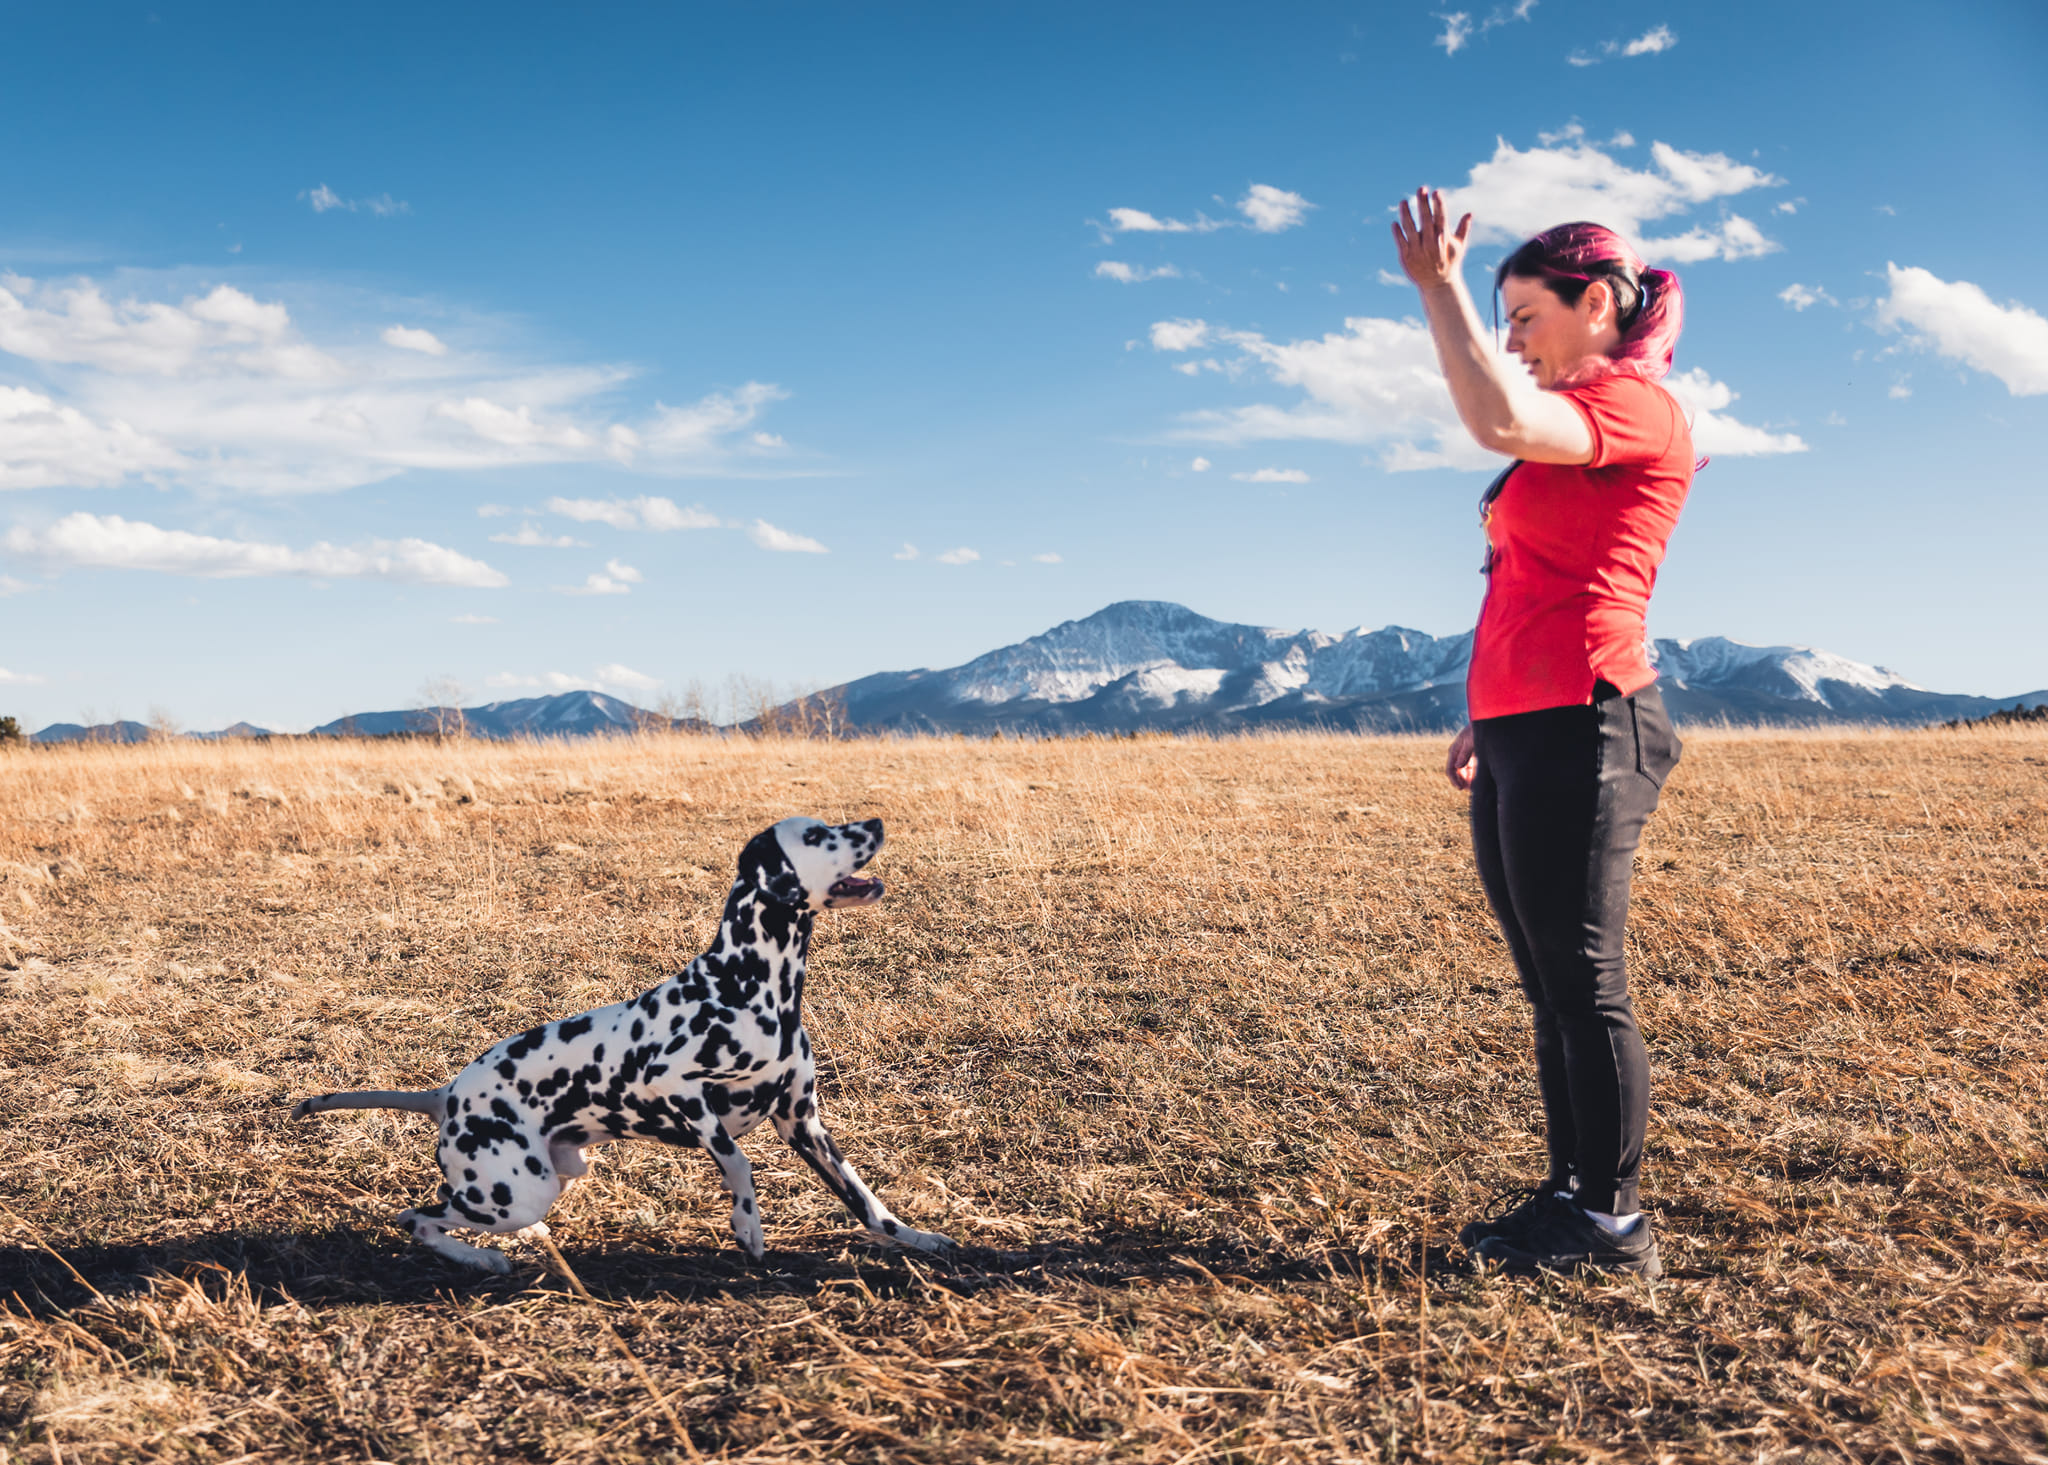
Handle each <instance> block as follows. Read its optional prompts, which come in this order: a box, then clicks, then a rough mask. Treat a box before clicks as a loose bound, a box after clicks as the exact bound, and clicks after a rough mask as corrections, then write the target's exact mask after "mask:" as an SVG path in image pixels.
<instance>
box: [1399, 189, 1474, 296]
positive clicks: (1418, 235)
mask: <svg viewBox="0 0 2048 1465" xmlns="http://www.w3.org/2000/svg"><path fill="white" fill-rule="evenodd" d="M1471 235H1472V216H1471V215H1470V214H1467V215H1465V217H1464V218H1462V219H1460V220H1458V227H1457V229H1456V230H1455V231H1451V232H1446V231H1445V229H1444V196H1443V194H1442V192H1441V191H1439V190H1437V189H1434V188H1418V189H1416V190H1415V209H1414V212H1412V213H1411V212H1410V211H1409V208H1408V200H1407V199H1405V198H1404V199H1402V200H1401V210H1400V217H1399V218H1398V219H1396V220H1395V221H1394V248H1395V249H1397V250H1398V251H1400V255H1401V268H1402V270H1403V271H1405V272H1406V273H1407V276H1408V278H1409V279H1411V280H1413V281H1414V282H1415V283H1416V284H1417V285H1418V286H1420V287H1421V288H1422V289H1424V290H1428V289H1432V288H1435V287H1437V286H1441V285H1449V284H1452V283H1454V282H1456V281H1458V280H1460V279H1461V278H1462V275H1461V273H1460V266H1462V264H1463V263H1464V259H1465V245H1466V242H1467V241H1468V240H1469V239H1470V238H1471Z"/></svg>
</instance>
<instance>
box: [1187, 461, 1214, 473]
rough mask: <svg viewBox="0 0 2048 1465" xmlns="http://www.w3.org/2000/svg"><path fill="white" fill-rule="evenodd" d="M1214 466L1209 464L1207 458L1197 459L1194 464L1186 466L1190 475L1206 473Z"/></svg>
mask: <svg viewBox="0 0 2048 1465" xmlns="http://www.w3.org/2000/svg"><path fill="white" fill-rule="evenodd" d="M1215 466H1216V465H1215V464H1214V463H1211V462H1210V461H1209V460H1208V459H1207V458H1197V459H1195V461H1194V462H1192V463H1190V464H1188V471H1189V472H1190V473H1207V472H1208V471H1209V470H1210V469H1211V468H1214V467H1215Z"/></svg>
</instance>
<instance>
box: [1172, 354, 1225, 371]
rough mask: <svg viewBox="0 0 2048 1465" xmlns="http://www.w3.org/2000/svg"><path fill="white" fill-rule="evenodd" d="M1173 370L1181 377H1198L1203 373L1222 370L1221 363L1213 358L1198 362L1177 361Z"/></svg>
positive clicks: (1204, 358) (1206, 357)
mask: <svg viewBox="0 0 2048 1465" xmlns="http://www.w3.org/2000/svg"><path fill="white" fill-rule="evenodd" d="M1173 369H1174V370H1175V371H1177V372H1179V373H1180V374H1181V375H1182V376H1200V375H1201V374H1202V373H1203V372H1205V371H1221V370H1223V363H1222V362H1220V361H1218V360H1217V359H1216V358H1215V357H1213V356H1205V357H1203V358H1202V359H1201V360H1200V361H1177V362H1175V363H1174V365H1173Z"/></svg>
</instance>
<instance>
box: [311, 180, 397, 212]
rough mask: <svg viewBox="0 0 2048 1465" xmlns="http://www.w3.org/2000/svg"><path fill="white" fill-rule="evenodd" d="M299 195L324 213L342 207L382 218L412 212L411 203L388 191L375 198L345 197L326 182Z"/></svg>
mask: <svg viewBox="0 0 2048 1465" xmlns="http://www.w3.org/2000/svg"><path fill="white" fill-rule="evenodd" d="M299 197H300V198H303V199H304V200H305V201H306V202H307V203H309V204H311V205H312V206H313V212H314V213H316V214H324V213H326V212H328V211H329V210H330V209H341V210H344V211H345V212H347V213H351V214H354V213H362V212H369V213H372V214H375V215H376V216H377V217H378V218H380V219H388V218H391V217H393V216H394V215H397V214H409V213H411V212H412V205H411V204H409V203H407V202H406V201H405V200H404V199H401V198H393V197H392V196H391V195H390V194H388V193H380V194H378V195H377V196H376V197H375V198H343V197H342V196H341V195H340V194H338V193H336V192H335V191H334V190H333V189H331V188H329V187H328V186H327V185H326V184H324V183H323V184H321V185H320V186H319V187H317V188H307V189H302V190H301V191H300V193H299Z"/></svg>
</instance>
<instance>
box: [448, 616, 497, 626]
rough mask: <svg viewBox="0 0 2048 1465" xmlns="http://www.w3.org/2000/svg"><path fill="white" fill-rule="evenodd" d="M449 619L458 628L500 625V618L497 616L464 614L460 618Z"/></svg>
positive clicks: (451, 617) (452, 617)
mask: <svg viewBox="0 0 2048 1465" xmlns="http://www.w3.org/2000/svg"><path fill="white" fill-rule="evenodd" d="M448 619H449V620H450V621H451V622H453V623H454V624H455V625H458V626H495V625H496V624H498V618H497V617H496V616H480V615H469V614H464V615H459V616H450V617H448Z"/></svg>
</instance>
